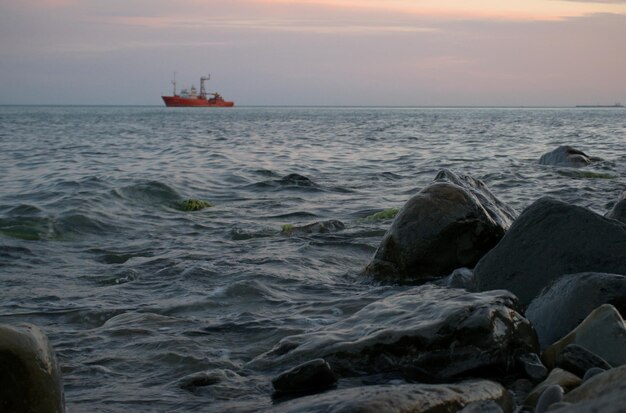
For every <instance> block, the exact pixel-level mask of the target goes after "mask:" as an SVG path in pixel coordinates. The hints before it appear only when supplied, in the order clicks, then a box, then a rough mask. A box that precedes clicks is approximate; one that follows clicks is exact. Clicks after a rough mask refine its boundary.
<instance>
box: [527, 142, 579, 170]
mask: <svg viewBox="0 0 626 413" xmlns="http://www.w3.org/2000/svg"><path fill="white" fill-rule="evenodd" d="M539 163H540V164H541V165H554V166H569V167H575V168H578V167H581V166H587V165H589V164H590V163H591V158H589V156H587V154H585V153H584V152H583V151H579V150H578V149H575V148H572V147H571V146H559V147H558V148H556V149H555V150H553V151H552V152H548V153H544V154H543V155H541V158H539Z"/></svg>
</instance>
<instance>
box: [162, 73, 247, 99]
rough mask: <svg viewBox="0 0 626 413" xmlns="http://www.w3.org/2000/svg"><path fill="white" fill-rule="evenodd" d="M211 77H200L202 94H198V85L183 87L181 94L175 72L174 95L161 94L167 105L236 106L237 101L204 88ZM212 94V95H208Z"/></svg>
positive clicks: (173, 81)
mask: <svg viewBox="0 0 626 413" xmlns="http://www.w3.org/2000/svg"><path fill="white" fill-rule="evenodd" d="M209 79H211V75H208V76H202V77H200V94H198V92H197V90H196V87H195V86H193V85H192V86H191V88H190V89H189V90H187V89H183V90H181V91H180V95H179V94H177V93H176V73H174V80H172V85H174V91H173V93H172V95H173V96H161V98H162V99H163V102H165V106H167V107H168V108H169V107H221V108H229V107H232V106H235V102H232V101H226V100H224V98H223V97H222V95H220V94H219V93H217V92H214V93H207V92H206V89H205V88H204V82H205V81H207V80H209ZM207 96H212V97H210V98H209V97H207Z"/></svg>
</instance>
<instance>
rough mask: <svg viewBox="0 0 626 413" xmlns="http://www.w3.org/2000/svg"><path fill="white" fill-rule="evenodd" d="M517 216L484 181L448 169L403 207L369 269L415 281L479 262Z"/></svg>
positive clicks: (385, 276) (387, 276)
mask: <svg viewBox="0 0 626 413" xmlns="http://www.w3.org/2000/svg"><path fill="white" fill-rule="evenodd" d="M514 216H515V212H514V211H513V210H512V209H511V208H510V207H508V206H506V205H505V204H503V203H502V202H500V201H499V200H498V199H497V198H496V197H495V196H494V195H493V194H492V193H491V192H490V191H489V190H488V189H487V187H486V186H485V184H484V183H483V182H482V181H480V180H477V179H474V178H472V177H470V176H465V175H456V174H454V173H453V172H450V171H448V170H442V171H441V172H439V174H438V175H437V177H436V178H435V180H434V181H433V183H432V184H430V185H429V186H427V187H426V188H424V189H422V190H421V191H420V192H419V193H418V194H416V195H415V196H413V197H412V198H411V199H409V200H408V201H407V203H406V204H405V205H404V206H403V207H402V209H401V210H400V212H399V213H398V215H397V216H396V218H395V219H394V221H393V223H392V225H391V228H390V229H389V230H388V231H387V233H386V234H385V236H384V238H383V240H382V242H381V244H380V246H379V247H378V250H377V251H376V254H375V256H374V259H373V260H372V262H371V263H370V264H369V265H368V266H367V268H366V270H365V272H366V273H367V274H371V275H374V276H375V277H377V278H380V279H385V280H392V281H394V280H395V281H415V280H427V279H430V278H432V277H441V276H446V275H448V274H450V272H451V271H452V270H454V269H455V268H459V267H473V266H474V265H475V264H476V262H477V261H478V260H479V259H480V257H482V256H483V255H484V254H485V253H486V252H487V251H489V250H490V249H491V248H493V246H494V245H495V244H496V243H497V242H498V241H499V240H500V239H501V238H502V236H503V235H504V233H505V231H506V230H507V228H508V227H509V226H510V224H511V222H512V220H513V219H514Z"/></svg>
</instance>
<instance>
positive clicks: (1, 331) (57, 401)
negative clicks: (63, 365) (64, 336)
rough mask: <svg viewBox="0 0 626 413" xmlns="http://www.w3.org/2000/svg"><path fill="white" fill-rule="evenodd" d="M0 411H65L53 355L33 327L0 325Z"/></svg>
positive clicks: (58, 370)
mask: <svg viewBox="0 0 626 413" xmlns="http://www.w3.org/2000/svg"><path fill="white" fill-rule="evenodd" d="M0 411H2V412H25V413H29V412H33V413H35V412H50V413H61V412H64V411H65V401H64V397H63V384H62V380H61V372H60V369H59V366H58V364H57V360H56V356H55V354H54V351H53V350H52V347H51V346H50V343H49V342H48V339H47V337H46V335H45V334H44V333H43V332H42V331H41V330H40V329H39V327H36V326H34V325H30V324H21V325H18V326H10V325H0Z"/></svg>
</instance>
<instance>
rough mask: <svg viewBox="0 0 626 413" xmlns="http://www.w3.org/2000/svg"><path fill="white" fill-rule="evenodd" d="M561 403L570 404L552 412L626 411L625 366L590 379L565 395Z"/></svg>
mask: <svg viewBox="0 0 626 413" xmlns="http://www.w3.org/2000/svg"><path fill="white" fill-rule="evenodd" d="M563 401H565V402H568V403H572V404H571V405H569V406H564V407H563V408H560V409H557V410H554V411H555V412H560V413H565V412H568V413H569V412H572V413H582V412H585V413H586V412H602V413H617V412H620V413H622V412H624V411H625V410H626V408H625V407H624V406H626V366H621V367H618V368H614V369H611V370H607V371H606V372H604V373H601V374H598V375H596V376H594V377H592V378H591V379H589V380H588V381H586V382H585V383H583V384H582V385H581V386H580V387H578V388H577V389H574V390H572V391H571V392H569V393H568V394H566V395H565V397H563Z"/></svg>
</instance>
